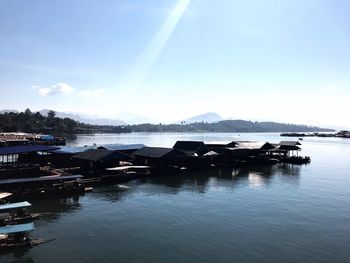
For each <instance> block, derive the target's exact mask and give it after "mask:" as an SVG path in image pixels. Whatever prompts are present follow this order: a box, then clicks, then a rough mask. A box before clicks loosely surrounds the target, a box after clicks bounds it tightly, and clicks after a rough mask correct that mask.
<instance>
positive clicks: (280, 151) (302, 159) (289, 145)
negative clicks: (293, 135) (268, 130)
mask: <svg viewBox="0 0 350 263" xmlns="http://www.w3.org/2000/svg"><path fill="white" fill-rule="evenodd" d="M300 145H301V143H300V142H298V141H281V142H279V143H278V144H276V145H275V149H273V150H272V151H271V154H272V155H274V156H277V157H278V158H279V160H280V161H281V162H283V163H292V164H306V163H309V162H311V158H310V157H309V156H299V152H300V151H301V148H300V147H299V146H300Z"/></svg>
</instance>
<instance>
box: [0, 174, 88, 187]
mask: <svg viewBox="0 0 350 263" xmlns="http://www.w3.org/2000/svg"><path fill="white" fill-rule="evenodd" d="M79 178H83V176H82V175H67V176H42V177H30V178H17V179H4V180H0V185H4V184H18V183H33V182H45V181H67V180H72V179H79Z"/></svg>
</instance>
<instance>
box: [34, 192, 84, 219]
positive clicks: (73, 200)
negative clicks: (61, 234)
mask: <svg viewBox="0 0 350 263" xmlns="http://www.w3.org/2000/svg"><path fill="white" fill-rule="evenodd" d="M80 198H81V196H80V195H74V196H71V197H65V198H59V199H46V200H38V201H35V202H32V208H31V211H32V212H33V213H39V214H41V220H40V221H38V224H42V223H44V222H54V221H56V220H57V219H58V218H59V217H60V216H61V215H63V214H68V213H73V212H76V211H78V210H80V209H81V204H80V202H79V201H80Z"/></svg>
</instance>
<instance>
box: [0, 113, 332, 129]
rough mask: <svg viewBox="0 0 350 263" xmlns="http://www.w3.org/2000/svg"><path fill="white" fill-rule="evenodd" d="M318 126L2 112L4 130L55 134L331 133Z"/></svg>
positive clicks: (1, 125) (1, 120)
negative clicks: (124, 121) (126, 121)
mask: <svg viewBox="0 0 350 263" xmlns="http://www.w3.org/2000/svg"><path fill="white" fill-rule="evenodd" d="M331 131H334V130H332V129H324V128H319V127H315V126H307V125H296V124H285V123H276V122H252V121H245V120H225V121H219V122H216V123H207V122H196V123H188V124H186V123H182V124H167V125H164V124H161V123H159V124H149V123H148V124H137V125H127V126H111V125H92V124H85V123H81V122H77V121H75V120H73V119H70V118H59V117H56V113H55V112H54V111H52V110H51V111H49V112H48V113H47V116H43V115H42V114H41V113H40V112H32V111H31V110H30V109H26V110H25V111H24V112H5V113H2V114H0V132H27V133H46V134H53V135H64V134H89V133H129V132H331Z"/></svg>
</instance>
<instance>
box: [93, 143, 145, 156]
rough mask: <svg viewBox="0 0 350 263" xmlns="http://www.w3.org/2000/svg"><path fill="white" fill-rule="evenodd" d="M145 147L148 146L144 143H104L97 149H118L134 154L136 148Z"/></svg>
mask: <svg viewBox="0 0 350 263" xmlns="http://www.w3.org/2000/svg"><path fill="white" fill-rule="evenodd" d="M143 147H146V145H144V144H104V145H101V146H99V147H97V149H102V150H109V151H118V152H122V153H126V154H132V153H133V152H135V151H136V150H139V149H141V148H143Z"/></svg>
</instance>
